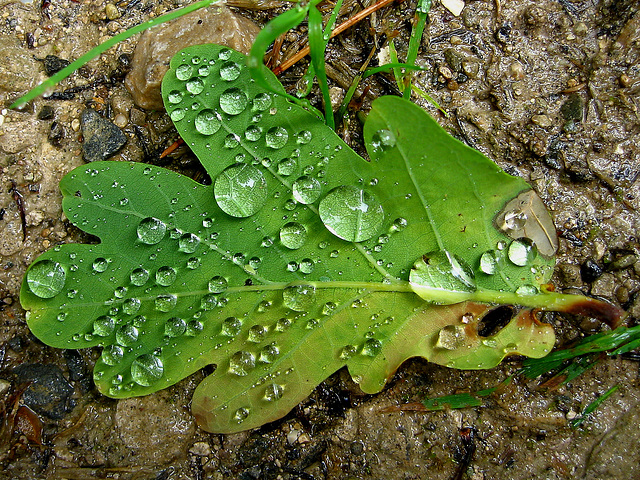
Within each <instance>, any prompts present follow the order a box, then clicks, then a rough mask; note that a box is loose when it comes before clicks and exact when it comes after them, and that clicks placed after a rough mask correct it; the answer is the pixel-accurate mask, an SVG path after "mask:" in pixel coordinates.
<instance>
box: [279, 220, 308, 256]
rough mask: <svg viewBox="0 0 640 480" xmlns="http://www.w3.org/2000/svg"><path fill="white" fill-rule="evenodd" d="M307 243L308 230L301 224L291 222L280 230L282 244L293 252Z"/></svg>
mask: <svg viewBox="0 0 640 480" xmlns="http://www.w3.org/2000/svg"><path fill="white" fill-rule="evenodd" d="M306 241H307V229H306V228H305V226H304V225H302V224H301V223H298V222H289V223H286V224H285V225H284V226H283V227H282V228H281V229H280V242H281V243H282V245H284V246H285V247H287V248H289V249H291V250H295V249H298V248H300V247H302V246H303V245H304V244H305V242H306Z"/></svg>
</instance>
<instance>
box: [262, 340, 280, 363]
mask: <svg viewBox="0 0 640 480" xmlns="http://www.w3.org/2000/svg"><path fill="white" fill-rule="evenodd" d="M279 354H280V349H279V348H278V346H277V345H276V344H275V343H270V344H269V345H265V346H264V347H263V348H262V350H260V356H259V357H258V360H259V361H261V362H262V363H273V362H275V361H276V358H278V355H279Z"/></svg>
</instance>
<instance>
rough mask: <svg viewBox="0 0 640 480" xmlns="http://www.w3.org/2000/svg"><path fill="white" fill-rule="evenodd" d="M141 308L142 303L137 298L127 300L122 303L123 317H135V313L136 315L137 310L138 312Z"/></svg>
mask: <svg viewBox="0 0 640 480" xmlns="http://www.w3.org/2000/svg"><path fill="white" fill-rule="evenodd" d="M141 306H142V302H141V301H140V299H139V298H135V297H132V298H127V299H126V300H125V301H124V302H123V303H122V313H124V314H125V315H135V314H136V313H138V310H140V307H141Z"/></svg>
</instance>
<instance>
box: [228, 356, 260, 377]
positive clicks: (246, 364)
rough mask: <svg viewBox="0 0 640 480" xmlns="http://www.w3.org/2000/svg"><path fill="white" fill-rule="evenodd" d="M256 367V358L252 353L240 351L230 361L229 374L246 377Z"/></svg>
mask: <svg viewBox="0 0 640 480" xmlns="http://www.w3.org/2000/svg"><path fill="white" fill-rule="evenodd" d="M255 366H256V357H255V356H254V355H253V353H251V352H244V351H239V352H236V353H234V354H233V355H231V358H230V359H229V373H233V374H235V375H238V376H239V377H246V376H247V375H249V372H250V371H251V370H252V369H253V368H254V367H255Z"/></svg>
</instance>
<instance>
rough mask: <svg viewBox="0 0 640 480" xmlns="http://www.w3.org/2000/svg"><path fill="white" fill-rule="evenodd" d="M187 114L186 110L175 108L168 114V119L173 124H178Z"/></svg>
mask: <svg viewBox="0 0 640 480" xmlns="http://www.w3.org/2000/svg"><path fill="white" fill-rule="evenodd" d="M186 114H187V110H186V109H185V108H176V109H174V110H172V111H171V112H170V113H169V117H170V118H171V120H173V121H174V122H179V121H180V120H182V119H183V118H184V117H185V115H186Z"/></svg>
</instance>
